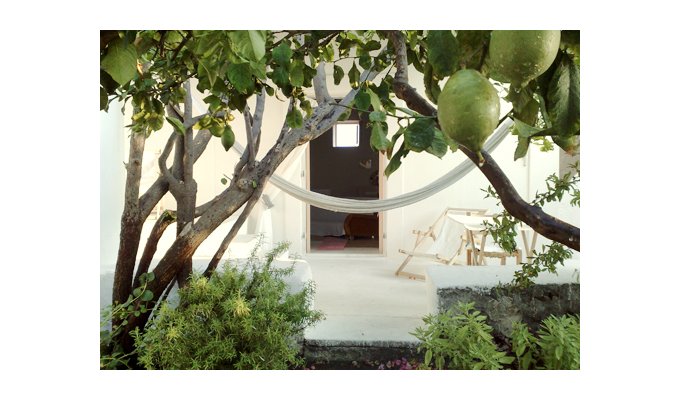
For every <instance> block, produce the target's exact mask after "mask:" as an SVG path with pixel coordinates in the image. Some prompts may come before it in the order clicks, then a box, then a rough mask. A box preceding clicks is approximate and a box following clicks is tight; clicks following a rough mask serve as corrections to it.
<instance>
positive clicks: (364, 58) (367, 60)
mask: <svg viewBox="0 0 680 400" xmlns="http://www.w3.org/2000/svg"><path fill="white" fill-rule="evenodd" d="M371 60H372V59H371V56H370V55H368V54H362V55H361V56H359V65H360V66H361V68H363V69H369V68H371V65H372V64H373V63H372V62H371Z"/></svg>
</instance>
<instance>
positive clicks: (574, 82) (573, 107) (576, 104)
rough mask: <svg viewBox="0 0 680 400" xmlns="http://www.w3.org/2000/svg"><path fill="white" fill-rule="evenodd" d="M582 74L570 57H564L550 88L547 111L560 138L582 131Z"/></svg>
mask: <svg viewBox="0 0 680 400" xmlns="http://www.w3.org/2000/svg"><path fill="white" fill-rule="evenodd" d="M580 80H581V78H580V73H579V68H578V67H577V66H576V65H575V64H574V62H573V61H572V60H571V58H569V57H562V59H561V61H560V64H559V65H558V66H557V69H556V70H555V73H554V75H553V77H552V80H551V81H550V86H549V87H548V97H547V104H546V106H547V109H548V110H547V111H548V117H549V119H550V122H551V123H552V128H553V129H555V131H556V133H558V134H559V135H560V136H570V135H573V134H575V133H576V132H578V131H579V129H580V121H581V114H580V112H581V110H580Z"/></svg>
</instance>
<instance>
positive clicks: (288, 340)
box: [135, 244, 322, 369]
mask: <svg viewBox="0 0 680 400" xmlns="http://www.w3.org/2000/svg"><path fill="white" fill-rule="evenodd" d="M287 247H288V245H287V244H282V245H279V246H277V247H276V248H275V249H273V250H272V251H271V252H270V253H268V254H267V256H266V258H265V260H264V261H260V260H259V259H258V258H257V257H256V256H255V252H253V253H252V254H251V256H250V258H249V259H248V261H247V262H246V263H245V265H235V264H232V263H230V262H227V263H225V266H224V270H223V271H221V272H220V271H216V273H215V274H213V276H212V277H211V279H209V280H208V279H207V278H205V277H202V276H199V275H194V276H192V278H191V280H190V282H189V284H188V285H187V286H186V287H184V288H182V289H180V290H179V305H178V307H176V308H172V307H171V306H170V305H168V303H164V304H162V305H161V307H160V310H159V312H158V315H157V317H156V318H155V319H153V320H152V321H151V322H150V325H149V326H148V327H147V329H146V331H145V332H144V334H143V335H138V336H137V338H136V341H135V346H136V348H137V350H138V352H139V361H140V363H141V364H142V365H143V366H144V367H146V368H148V369H287V368H289V367H294V366H300V365H302V362H303V361H302V359H301V358H300V357H299V355H298V349H297V348H296V346H295V337H296V335H300V334H301V333H302V331H303V330H304V329H305V328H306V327H308V326H310V325H312V324H314V323H316V322H318V321H319V320H320V319H321V318H322V314H321V313H320V312H318V311H313V310H311V309H310V304H311V301H312V299H313V296H314V288H313V285H312V284H311V283H309V284H306V285H305V286H304V287H303V289H302V290H301V291H300V292H298V293H289V292H288V287H287V285H286V283H285V281H284V280H283V278H284V277H285V276H288V275H290V274H292V272H293V267H292V266H291V267H288V268H283V269H281V268H274V267H272V265H271V263H272V261H273V259H274V258H275V257H276V256H277V255H279V254H280V253H281V252H283V251H285V250H286V249H287Z"/></svg>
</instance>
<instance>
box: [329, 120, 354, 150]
mask: <svg viewBox="0 0 680 400" xmlns="http://www.w3.org/2000/svg"><path fill="white" fill-rule="evenodd" d="M333 147H359V123H358V122H343V123H337V124H335V125H333Z"/></svg>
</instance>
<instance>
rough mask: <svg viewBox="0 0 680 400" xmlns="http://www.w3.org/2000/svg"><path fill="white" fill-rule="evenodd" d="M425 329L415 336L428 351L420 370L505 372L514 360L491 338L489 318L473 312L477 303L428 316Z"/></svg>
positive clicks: (462, 304)
mask: <svg viewBox="0 0 680 400" xmlns="http://www.w3.org/2000/svg"><path fill="white" fill-rule="evenodd" d="M423 321H424V322H425V324H426V326H425V327H424V328H417V329H416V331H415V333H413V335H414V336H415V337H416V338H418V339H419V340H420V341H421V342H422V343H421V344H420V345H419V346H418V351H419V352H421V351H423V350H425V357H424V361H423V364H421V368H428V369H429V368H430V365H431V364H432V361H434V366H435V368H437V369H444V368H448V369H502V368H503V365H505V364H509V363H511V362H512V360H513V358H512V357H509V356H507V355H506V354H505V353H504V352H502V351H499V350H498V347H497V346H496V344H495V343H494V341H493V337H492V336H491V332H492V328H491V327H490V326H489V325H488V324H486V322H485V321H486V316H484V315H482V314H481V313H480V312H479V311H477V310H475V309H474V303H458V304H457V306H456V307H455V308H452V309H450V310H448V311H446V312H444V313H440V314H437V315H432V314H430V315H427V316H426V317H425V318H423Z"/></svg>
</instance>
